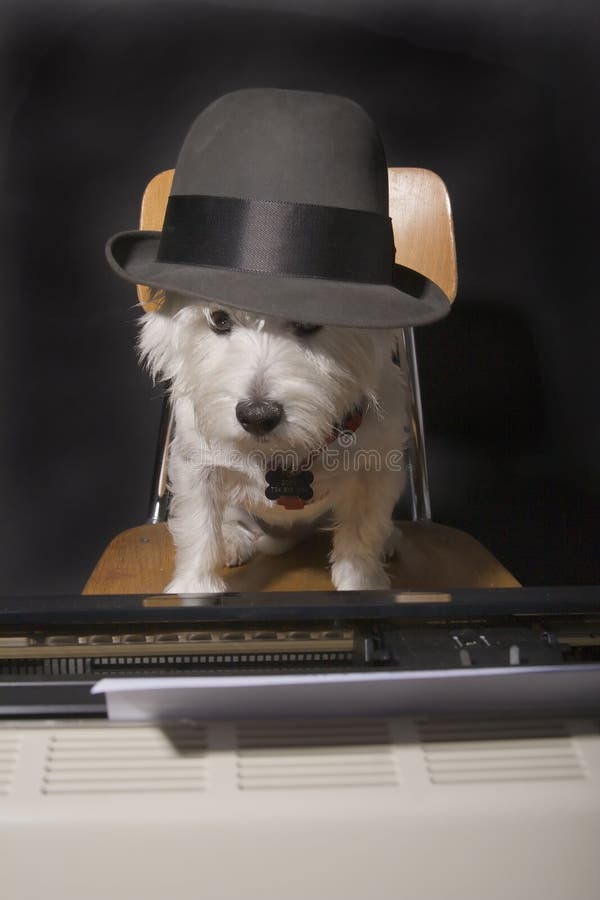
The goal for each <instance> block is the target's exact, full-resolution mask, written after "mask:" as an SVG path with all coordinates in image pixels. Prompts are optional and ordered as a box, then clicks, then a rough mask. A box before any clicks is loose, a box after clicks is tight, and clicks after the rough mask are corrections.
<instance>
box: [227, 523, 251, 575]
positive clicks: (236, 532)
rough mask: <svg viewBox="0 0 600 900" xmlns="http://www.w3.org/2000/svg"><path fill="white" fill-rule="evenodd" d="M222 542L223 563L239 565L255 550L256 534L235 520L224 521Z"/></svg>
mask: <svg viewBox="0 0 600 900" xmlns="http://www.w3.org/2000/svg"><path fill="white" fill-rule="evenodd" d="M223 544H224V547H225V565H226V566H241V565H242V563H245V562H247V561H248V560H249V559H250V557H251V556H253V555H254V553H255V552H256V550H257V535H256V534H255V533H254V532H252V531H249V530H248V529H247V528H244V527H243V526H242V525H240V524H238V523H237V522H226V523H225V524H224V525H223Z"/></svg>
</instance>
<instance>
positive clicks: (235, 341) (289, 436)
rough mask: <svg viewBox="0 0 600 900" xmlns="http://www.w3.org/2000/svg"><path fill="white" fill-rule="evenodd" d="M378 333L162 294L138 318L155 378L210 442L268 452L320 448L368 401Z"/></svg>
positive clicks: (382, 354) (376, 376) (385, 341)
mask: <svg viewBox="0 0 600 900" xmlns="http://www.w3.org/2000/svg"><path fill="white" fill-rule="evenodd" d="M389 346H390V338H389V335H387V336H386V333H385V332H378V331H374V330H368V329H353V328H343V327H334V326H325V325H324V326H317V325H313V324H311V323H306V322H298V321H284V320H282V319H278V318H270V317H269V318H261V317H259V316H256V315H252V314H250V313H245V312H240V311H237V310H233V309H229V308H225V307H222V306H219V305H217V304H214V303H212V304H203V303H200V302H190V300H189V299H187V300H186V299H185V298H184V297H182V296H180V295H176V294H168V295H167V296H166V297H165V298H164V301H163V303H162V305H161V307H160V311H158V312H152V313H148V314H146V315H145V316H144V318H143V320H142V330H141V335H140V350H141V354H142V357H143V358H144V359H145V360H146V361H147V363H148V365H149V367H150V369H151V371H152V373H153V375H154V377H158V378H162V379H166V380H168V381H170V382H171V385H172V391H173V394H174V396H175V397H177V396H182V395H187V396H188V397H189V398H190V399H191V400H192V403H193V406H194V410H195V416H196V425H197V427H198V429H199V430H200V431H201V433H202V435H203V437H204V438H205V439H206V440H208V441H209V442H210V441H218V442H220V443H223V444H232V445H234V446H237V447H239V448H245V449H249V448H252V447H256V446H257V445H259V446H260V445H264V449H265V451H267V452H269V453H272V452H278V451H285V450H289V449H295V450H299V451H309V450H311V449H313V448H315V447H317V446H319V445H320V444H321V443H322V442H323V441H324V440H326V439H327V438H328V437H329V436H330V435H331V433H332V431H334V429H335V427H336V424H338V425H339V423H340V422H342V420H343V419H344V417H345V416H346V415H347V414H348V413H349V412H351V411H352V410H353V409H354V408H355V407H356V406H358V405H362V406H364V405H365V404H368V405H371V406H374V407H375V408H377V390H378V384H379V381H380V377H381V370H382V366H383V364H384V361H385V360H386V359H389V352H390V350H389Z"/></svg>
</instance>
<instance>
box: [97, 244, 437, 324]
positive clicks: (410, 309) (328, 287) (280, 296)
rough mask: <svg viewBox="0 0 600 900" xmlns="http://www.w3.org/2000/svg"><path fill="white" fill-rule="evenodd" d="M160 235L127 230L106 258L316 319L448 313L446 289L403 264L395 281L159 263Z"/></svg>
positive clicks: (118, 266)
mask: <svg viewBox="0 0 600 900" xmlns="http://www.w3.org/2000/svg"><path fill="white" fill-rule="evenodd" d="M159 241H160V232H158V231H122V232H120V233H119V234H115V235H114V236H113V237H112V238H110V240H109V241H108V242H107V244H106V256H107V259H108V262H109V264H110V266H111V267H112V268H113V269H114V271H115V272H116V273H117V274H118V275H120V276H121V277H122V278H124V279H125V280H126V281H130V282H132V283H133V284H143V285H150V286H151V287H156V288H162V289H164V290H167V291H169V290H170V291H177V292H179V293H182V294H187V295H189V296H191V297H195V298H198V299H202V300H205V301H208V302H211V303H222V304H223V305H224V306H230V307H232V308H233V309H241V310H245V311H246V312H252V313H258V314H259V315H264V316H278V317H280V318H284V319H288V320H297V321H300V322H311V323H312V324H315V325H341V326H347V327H350V328H351V327H354V328H400V327H406V326H409V325H426V324H428V323H429V322H435V321H436V320H438V319H441V318H443V317H444V316H445V315H446V314H447V313H448V312H449V311H450V301H449V299H448V297H447V296H446V295H445V294H444V292H443V291H442V289H441V288H440V287H438V285H437V284H435V283H434V282H433V281H430V280H429V279H428V278H426V277H425V276H424V275H420V274H418V273H417V272H414V271H413V270H412V269H408V268H406V267H405V266H399V265H395V266H394V276H393V284H391V285H388V284H365V283H362V282H361V283H357V282H353V281H331V280H329V279H325V278H300V277H296V276H288V275H272V274H264V273H261V272H241V271H236V270H234V269H224V268H217V267H208V266H196V265H182V264H178V263H165V262H157V260H156V255H157V251H158V244H159Z"/></svg>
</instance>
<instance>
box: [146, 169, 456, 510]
mask: <svg viewBox="0 0 600 900" xmlns="http://www.w3.org/2000/svg"><path fill="white" fill-rule="evenodd" d="M173 174H174V169H167V170H166V171H164V172H160V173H159V174H158V175H155V177H154V178H152V180H151V181H150V182H149V183H148V185H147V187H146V190H145V191H144V196H143V198H142V206H141V213H140V228H141V229H142V230H144V231H161V230H162V226H163V220H164V215H165V210H166V206H167V200H168V197H169V194H170V191H171V184H172V182H173ZM388 178H389V197H390V218H391V219H392V226H393V230H394V243H395V246H396V262H397V263H401V264H402V265H404V266H408V267H409V268H411V269H414V270H415V271H417V272H420V273H421V274H422V275H426V276H427V277H428V278H429V279H430V280H431V281H434V282H435V283H436V284H437V285H439V287H441V288H442V290H443V291H444V293H445V294H446V296H447V297H448V299H449V300H450V302H452V301H453V300H454V298H455V296H456V289H457V269H456V248H455V243H454V226H453V222H452V211H451V207H450V198H449V196H448V191H447V189H446V185H445V184H444V182H443V181H442V179H441V178H440V177H439V175H436V174H435V172H431V171H429V170H428V169H417V168H391V169H388ZM137 294H138V299H139V301H140V303H141V305H142V307H143V308H144V310H145V312H154V311H155V310H156V309H157V305H156V301H154V300H153V299H152V291H151V289H150V288H149V287H146V286H145V285H138V286H137ZM397 355H398V360H399V362H400V364H401V365H402V366H403V368H405V370H406V372H407V375H408V379H409V383H410V388H411V407H412V451H411V454H410V457H411V458H410V465H409V482H410V489H411V503H412V517H413V519H415V520H428V519H430V518H431V503H430V499H429V480H428V475H427V458H426V453H425V437H424V428H423V414H422V409H421V393H420V387H419V373H418V367H417V358H416V350H415V342H414V334H413V329H412V328H404V329H400V334H399V340H398V344H397ZM171 429H172V419H171V416H170V413H169V410H168V406H167V405H165V408H164V410H163V416H162V420H161V425H160V434H159V439H158V448H157V456H156V464H155V470H154V479H153V485H152V495H151V501H150V521H151V522H159V521H162V520H164V519H165V518H166V513H167V505H168V494H167V458H168V449H169V441H170V435H171Z"/></svg>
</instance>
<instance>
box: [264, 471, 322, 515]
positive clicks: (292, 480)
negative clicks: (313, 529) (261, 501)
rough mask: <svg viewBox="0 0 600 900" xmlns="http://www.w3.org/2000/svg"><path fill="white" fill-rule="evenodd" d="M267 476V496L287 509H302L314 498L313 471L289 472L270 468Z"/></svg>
mask: <svg viewBox="0 0 600 900" xmlns="http://www.w3.org/2000/svg"><path fill="white" fill-rule="evenodd" d="M265 478H266V480H267V488H266V490H265V497H266V498H267V500H275V501H276V502H277V503H278V504H279V506H284V507H285V508H286V509H302V508H303V507H304V505H305V504H306V503H308V502H309V501H310V500H312V496H313V491H312V488H311V484H312V482H313V473H312V472H310V471H308V470H304V471H302V472H289V471H286V470H285V469H270V470H269V471H268V472H267V473H266V475H265Z"/></svg>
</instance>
